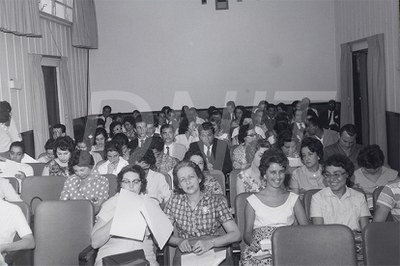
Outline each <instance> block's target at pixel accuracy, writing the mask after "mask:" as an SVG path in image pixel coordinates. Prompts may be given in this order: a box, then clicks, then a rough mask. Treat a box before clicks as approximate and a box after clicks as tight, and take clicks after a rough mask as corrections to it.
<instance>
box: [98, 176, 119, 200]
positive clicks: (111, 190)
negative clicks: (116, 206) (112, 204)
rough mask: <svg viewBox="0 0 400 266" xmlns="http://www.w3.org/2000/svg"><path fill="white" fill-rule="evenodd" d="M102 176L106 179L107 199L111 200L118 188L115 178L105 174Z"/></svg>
mask: <svg viewBox="0 0 400 266" xmlns="http://www.w3.org/2000/svg"><path fill="white" fill-rule="evenodd" d="M102 176H105V177H106V178H107V179H108V197H110V198H111V197H112V196H114V195H115V194H116V193H117V188H118V182H117V176H116V175H111V174H106V175H102Z"/></svg>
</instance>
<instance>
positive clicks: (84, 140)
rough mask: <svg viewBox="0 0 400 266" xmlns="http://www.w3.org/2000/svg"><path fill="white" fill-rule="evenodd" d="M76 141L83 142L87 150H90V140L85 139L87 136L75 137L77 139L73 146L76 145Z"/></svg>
mask: <svg viewBox="0 0 400 266" xmlns="http://www.w3.org/2000/svg"><path fill="white" fill-rule="evenodd" d="M78 143H85V144H86V147H87V148H88V150H90V147H91V146H92V143H91V142H90V140H89V139H87V138H85V137H82V138H79V139H77V140H76V141H75V146H77V145H78Z"/></svg>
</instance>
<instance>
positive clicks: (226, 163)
mask: <svg viewBox="0 0 400 266" xmlns="http://www.w3.org/2000/svg"><path fill="white" fill-rule="evenodd" d="M214 134H215V132H214V127H213V126H212V124H211V123H210V122H205V123H203V124H201V126H200V127H199V135H200V140H199V141H197V142H194V143H192V144H190V147H189V150H190V151H193V150H200V151H201V153H202V154H203V156H204V157H205V158H206V160H207V164H208V169H210V170H211V169H216V170H221V171H222V172H223V173H224V174H225V175H226V174H227V173H229V172H231V171H232V161H231V155H230V151H229V147H228V144H226V143H225V142H223V141H221V140H219V139H216V138H215V136H214Z"/></svg>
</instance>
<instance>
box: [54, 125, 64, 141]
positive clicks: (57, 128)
mask: <svg viewBox="0 0 400 266" xmlns="http://www.w3.org/2000/svg"><path fill="white" fill-rule="evenodd" d="M65 131H66V128H65V125H63V124H56V125H54V126H53V128H52V129H51V132H52V137H53V139H57V138H59V137H65V136H66V135H67V134H66V133H65Z"/></svg>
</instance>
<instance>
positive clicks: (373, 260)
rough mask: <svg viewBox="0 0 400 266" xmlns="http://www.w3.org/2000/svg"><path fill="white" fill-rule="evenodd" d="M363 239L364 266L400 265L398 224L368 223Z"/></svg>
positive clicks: (399, 224)
mask: <svg viewBox="0 0 400 266" xmlns="http://www.w3.org/2000/svg"><path fill="white" fill-rule="evenodd" d="M363 239H364V245H363V247H364V263H365V265H367V266H368V265H400V223H397V222H389V223H370V224H368V225H367V226H366V227H365V228H364V230H363Z"/></svg>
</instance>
